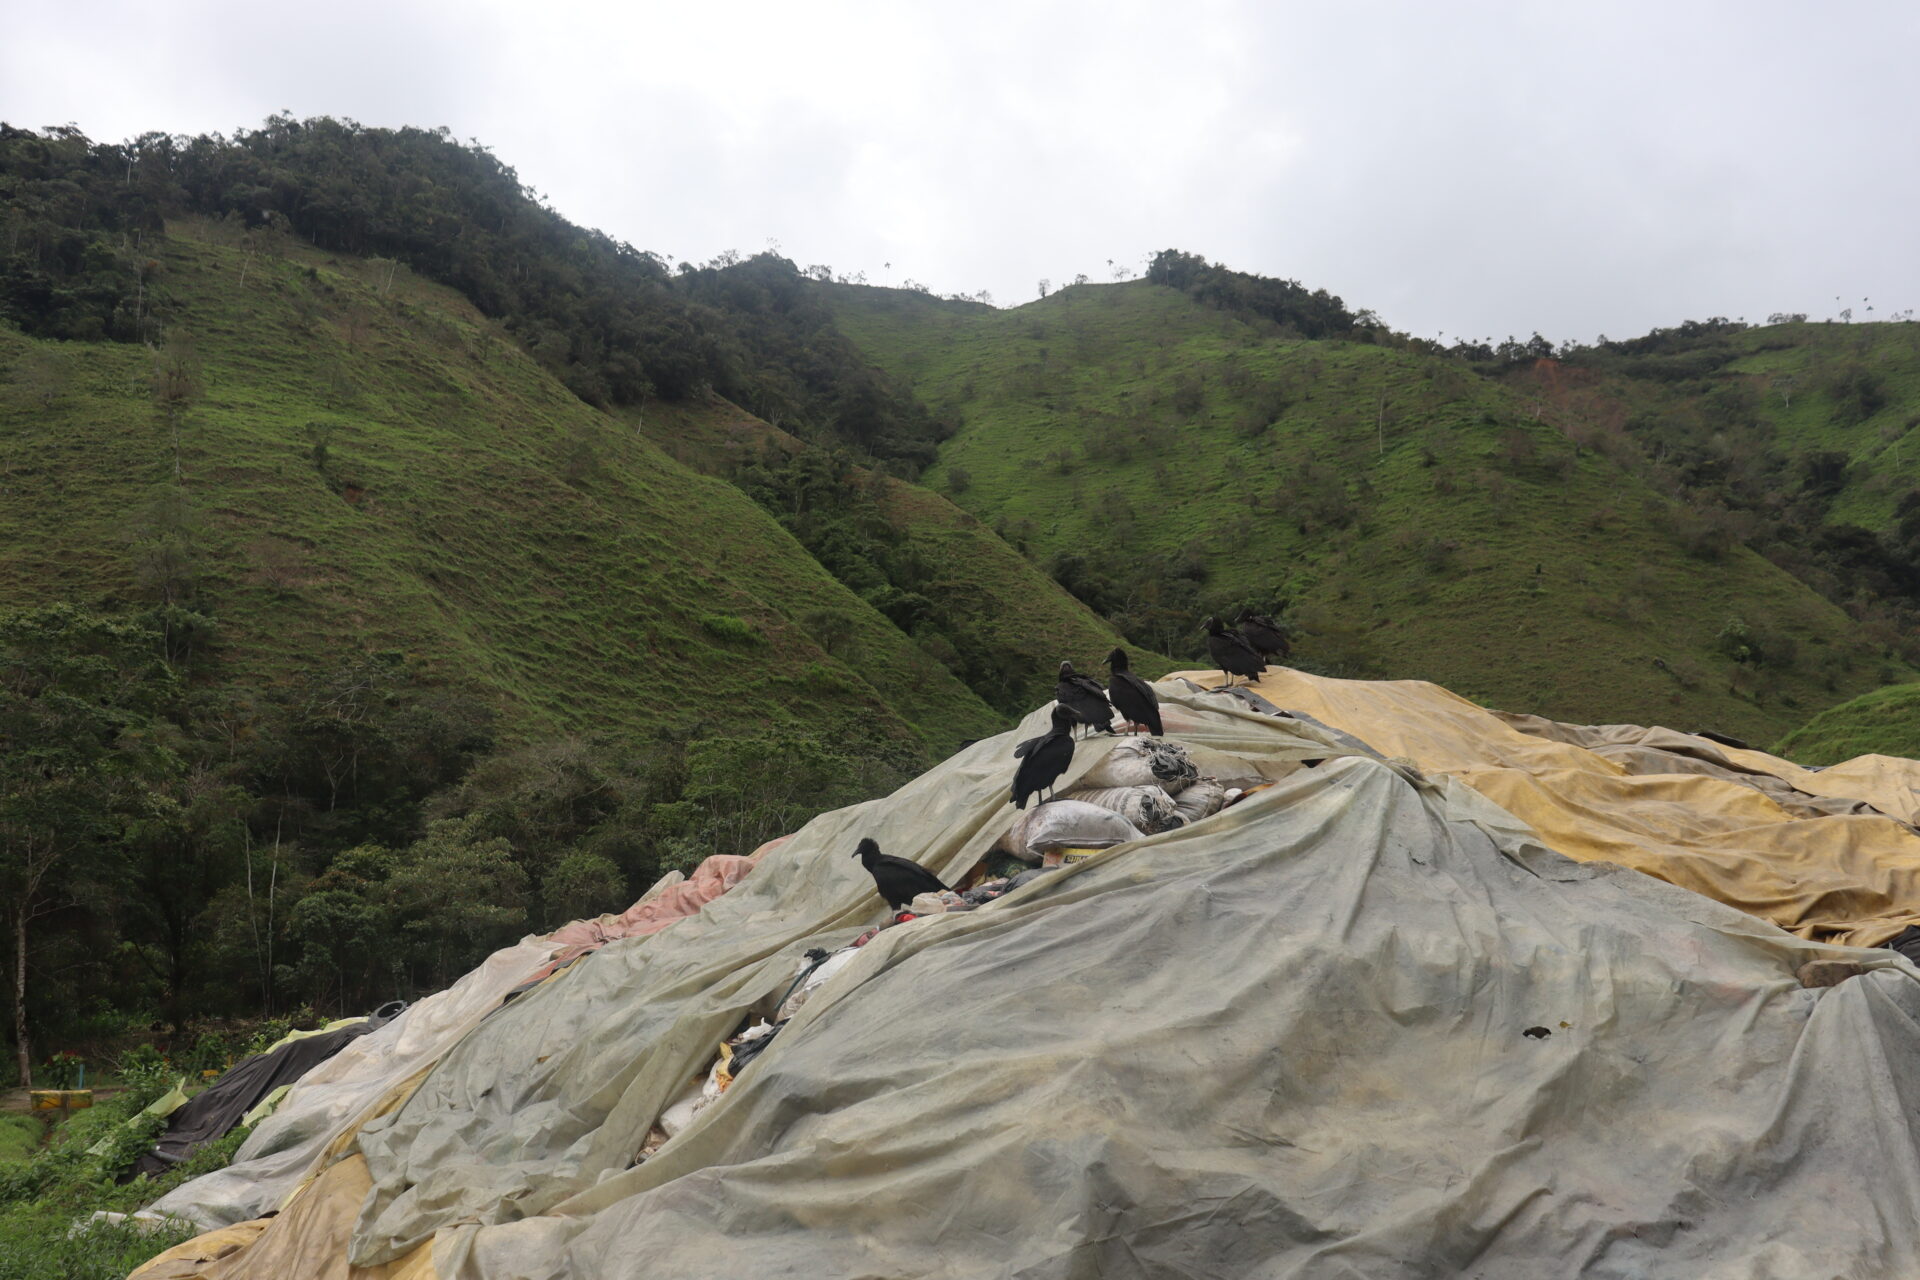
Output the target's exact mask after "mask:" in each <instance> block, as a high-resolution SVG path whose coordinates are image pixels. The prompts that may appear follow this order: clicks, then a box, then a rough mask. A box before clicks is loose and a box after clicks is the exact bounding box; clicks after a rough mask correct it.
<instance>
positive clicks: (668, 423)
mask: <svg viewBox="0 0 1920 1280" xmlns="http://www.w3.org/2000/svg"><path fill="white" fill-rule="evenodd" d="M641 429H642V430H644V431H645V432H646V434H647V435H648V437H649V438H651V439H653V440H654V441H655V442H656V443H658V444H659V445H660V447H661V448H662V449H664V450H666V451H667V452H669V453H672V454H673V455H674V456H675V457H677V458H680V459H681V460H682V461H685V462H687V463H688V464H689V465H692V466H694V467H697V468H699V469H701V470H703V471H706V472H708V473H709V474H712V475H716V476H722V477H726V478H730V479H732V480H733V481H735V482H736V483H737V484H739V485H740V486H741V487H742V488H743V489H745V490H746V491H748V492H750V493H754V494H757V495H759V496H760V497H761V498H762V499H763V505H764V506H765V507H766V508H767V510H768V511H770V512H772V513H773V514H775V515H776V516H777V518H778V519H779V520H780V521H781V523H782V524H783V525H785V526H786V527H787V528H788V529H790V530H791V531H792V532H794V533H795V535H796V536H798V537H799V538H800V540H801V542H802V544H803V545H805V546H807V547H809V548H814V549H816V554H817V555H818V556H819V557H820V558H821V559H822V561H823V563H826V564H827V566H828V568H829V569H831V570H832V571H833V572H835V573H836V574H837V575H839V576H840V577H841V579H842V581H844V582H846V583H847V585H848V586H849V588H851V589H853V590H856V591H859V592H861V593H862V594H863V596H864V597H865V598H867V599H869V600H870V601H874V602H876V603H877V604H878V605H879V606H882V607H886V608H889V609H892V610H893V611H894V612H895V613H896V614H899V615H900V616H899V617H898V621H899V622H900V623H901V624H902V625H908V626H911V625H912V623H913V616H912V614H913V612H922V613H924V614H925V615H926V620H927V621H928V622H929V623H931V624H932V625H931V626H930V627H922V628H921V629H920V630H919V631H918V632H916V634H917V635H918V636H919V638H920V642H921V643H922V645H923V646H925V647H927V648H928V649H929V651H930V652H934V653H935V654H936V655H937V656H939V657H940V658H941V660H942V661H943V662H944V663H946V664H947V665H948V666H949V668H951V669H953V670H954V671H956V672H958V673H961V674H962V676H963V678H964V679H966V681H967V683H968V685H969V687H971V688H972V689H974V690H975V691H976V692H977V693H980V694H981V696H983V697H985V698H987V699H988V701H989V702H990V703H991V704H992V705H994V706H996V707H998V708H1001V709H1003V710H1006V711H1009V712H1016V713H1017V712H1018V711H1021V710H1024V709H1026V708H1029V707H1032V706H1033V705H1035V704H1036V703H1040V702H1044V701H1046V700H1047V699H1048V698H1051V697H1052V696H1053V685H1054V679H1055V673H1056V670H1057V667H1058V664H1059V662H1060V660H1061V659H1062V658H1067V659H1071V660H1073V661H1075V662H1076V663H1079V664H1081V666H1082V667H1083V669H1088V668H1091V669H1093V670H1095V671H1096V672H1098V670H1099V669H1100V668H1099V664H1100V663H1101V662H1102V661H1103V660H1104V658H1105V655H1106V653H1107V651H1108V650H1110V649H1111V648H1113V647H1114V646H1115V645H1117V644H1121V643H1123V640H1122V637H1121V636H1120V635H1119V634H1118V633H1117V632H1116V631H1115V630H1114V628H1113V627H1112V625H1111V624H1109V623H1108V622H1107V621H1106V620H1105V619H1103V618H1101V617H1099V616H1098V615H1097V614H1095V613H1094V612H1093V611H1092V610H1091V609H1089V608H1088V607H1087V606H1086V605H1085V604H1082V603H1081V602H1080V601H1078V600H1076V599H1074V597H1072V596H1071V595H1069V594H1067V592H1066V591H1064V590H1062V589H1061V587H1060V586H1059V584H1058V583H1056V582H1054V580H1053V579H1051V578H1049V577H1048V576H1047V575H1046V574H1045V573H1043V572H1041V571H1040V569H1038V568H1037V567H1036V566H1035V565H1034V564H1033V562H1032V561H1030V560H1029V559H1027V558H1026V557H1025V556H1022V555H1021V554H1019V553H1018V552H1017V551H1015V550H1014V549H1013V548H1012V547H1010V546H1008V545H1007V543H1006V542H1005V541H1004V540H1002V539H1001V538H1000V537H999V536H998V535H996V534H995V533H994V532H993V531H992V530H991V529H988V528H987V527H986V526H985V525H983V524H982V523H981V522H980V521H979V520H978V519H976V518H975V517H974V516H973V515H972V514H970V513H969V512H967V511H965V510H962V509H961V508H960V507H957V506H955V505H954V504H953V503H952V502H950V501H948V500H947V499H946V498H944V497H942V496H941V495H940V494H938V493H935V492H933V491H931V490H929V489H926V488H924V487H922V486H920V485H917V484H909V483H907V482H906V481H903V480H899V479H896V478H895V477H892V476H889V475H886V474H885V473H884V472H880V471H875V470H872V469H869V468H866V467H861V466H857V465H855V464H853V463H852V462H851V461H850V460H848V459H846V458H845V457H837V458H836V457H833V456H830V455H826V454H823V453H822V452H821V451H819V450H817V449H814V448H811V447H809V446H808V445H807V444H806V443H805V442H803V441H801V440H799V439H797V438H796V437H794V436H792V435H789V434H788V433H786V432H784V431H781V430H779V429H778V428H776V427H773V426H771V425H769V424H767V423H766V422H763V421H761V420H760V419H759V418H756V417H754V416H753V415H751V414H748V413H746V412H744V411H743V410H740V409H738V408H736V407H735V406H733V405H730V404H727V403H725V402H724V401H717V400H715V401H710V402H708V403H704V404H701V405H698V406H671V405H670V406H663V407H660V408H658V409H655V410H650V411H649V412H648V413H646V414H645V416H644V418H643V419H642V420H641ZM914 599H917V600H918V601H920V602H921V603H920V604H919V605H911V604H909V605H906V606H904V607H905V608H907V610H908V612H904V613H903V612H901V610H902V607H903V605H902V601H903V600H914ZM1168 665H1169V664H1168V663H1167V662H1166V661H1165V660H1164V659H1161V658H1158V657H1157V656H1155V655H1153V654H1150V653H1143V654H1140V655H1139V662H1138V664H1137V669H1139V670H1141V671H1144V672H1147V673H1149V674H1158V673H1160V672H1162V671H1163V670H1165V669H1167V667H1168Z"/></svg>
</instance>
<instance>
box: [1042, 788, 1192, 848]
mask: <svg viewBox="0 0 1920 1280" xmlns="http://www.w3.org/2000/svg"><path fill="white" fill-rule="evenodd" d="M1066 798H1067V799H1068V800H1078V801H1080V802H1081V803H1082V804H1097V805H1099V806H1100V807H1101V808H1102V809H1108V810H1111V811H1112V812H1114V813H1117V814H1119V815H1120V816H1121V817H1123V818H1125V819H1126V820H1127V821H1128V822H1131V823H1132V824H1133V825H1134V826H1136V827H1138V828H1140V830H1142V831H1144V832H1146V833H1147V834H1148V835H1154V834H1156V833H1158V832H1161V831H1170V830H1172V829H1173V828H1175V827H1177V826H1179V825H1180V813H1179V810H1178V809H1177V808H1175V806H1174V799H1173V797H1172V796H1170V795H1168V794H1167V793H1166V792H1164V791H1162V790H1161V789H1160V788H1159V787H1156V786H1145V787H1075V788H1074V789H1073V790H1072V791H1070V792H1068V793H1067V796H1066ZM1088 847H1092V846H1088Z"/></svg>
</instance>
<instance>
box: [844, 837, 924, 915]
mask: <svg viewBox="0 0 1920 1280" xmlns="http://www.w3.org/2000/svg"><path fill="white" fill-rule="evenodd" d="M853 856H854V857H856V858H858V859H860V865H861V866H863V867H865V868H866V869H867V874H868V875H870V876H872V877H873V887H874V888H875V889H878V890H879V891H880V896H881V897H883V898H885V899H886V900H887V905H888V906H890V907H892V908H893V909H894V910H896V911H897V910H899V909H900V908H901V907H904V906H906V905H907V904H908V903H909V902H912V901H913V900H914V899H915V898H916V897H918V896H920V895H921V894H923V893H939V892H940V891H941V890H942V889H945V888H946V887H947V886H946V885H944V884H942V883H940V877H939V876H936V875H935V874H933V872H931V871H929V870H927V869H926V868H925V867H923V866H921V865H920V864H919V863H917V862H909V861H908V860H907V859H905V858H896V857H894V856H893V855H892V854H890V853H882V852H880V846H879V845H877V844H875V843H874V842H873V841H871V840H862V841H861V842H860V847H859V848H857V849H855V850H854V851H853Z"/></svg>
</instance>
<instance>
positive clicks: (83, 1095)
mask: <svg viewBox="0 0 1920 1280" xmlns="http://www.w3.org/2000/svg"><path fill="white" fill-rule="evenodd" d="M29 1096H30V1098H31V1099H32V1107H33V1109H34V1110H35V1111H59V1110H62V1109H65V1110H67V1111H79V1110H81V1109H82V1108H84V1107H90V1106H92V1105H93V1090H91V1089H35V1090H33V1091H32V1092H31V1094H30V1095H29Z"/></svg>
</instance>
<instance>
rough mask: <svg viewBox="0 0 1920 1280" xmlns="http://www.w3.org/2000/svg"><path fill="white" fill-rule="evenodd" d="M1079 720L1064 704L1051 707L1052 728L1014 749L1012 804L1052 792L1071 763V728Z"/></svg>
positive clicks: (1020, 806) (1020, 804)
mask: <svg viewBox="0 0 1920 1280" xmlns="http://www.w3.org/2000/svg"><path fill="white" fill-rule="evenodd" d="M1078 723H1079V720H1078V719H1077V718H1076V717H1075V716H1074V714H1073V712H1072V711H1070V710H1068V709H1067V708H1066V707H1055V708H1054V709H1053V728H1051V729H1049V730H1047V731H1046V732H1045V733H1043V734H1041V735H1040V736H1039V737H1037V738H1028V739H1027V740H1026V741H1025V742H1022V743H1021V744H1020V745H1019V746H1017V747H1015V748H1014V749H1013V757H1014V759H1016V760H1018V761H1020V767H1019V768H1018V769H1015V770H1014V771H1013V807H1014V808H1016V809H1024V808H1026V807H1027V798H1028V797H1029V796H1032V795H1035V794H1037V793H1038V792H1041V791H1051V790H1052V789H1053V784H1054V783H1055V782H1056V781H1058V780H1059V778H1060V775H1061V774H1063V773H1065V772H1066V771H1067V768H1068V766H1070V765H1072V764H1073V727H1074V725H1076V724H1078Z"/></svg>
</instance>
